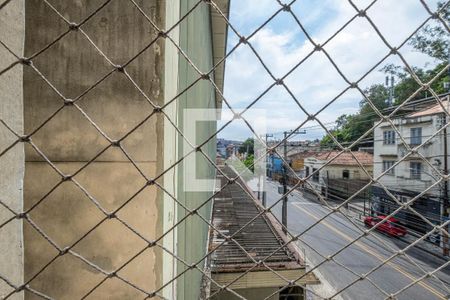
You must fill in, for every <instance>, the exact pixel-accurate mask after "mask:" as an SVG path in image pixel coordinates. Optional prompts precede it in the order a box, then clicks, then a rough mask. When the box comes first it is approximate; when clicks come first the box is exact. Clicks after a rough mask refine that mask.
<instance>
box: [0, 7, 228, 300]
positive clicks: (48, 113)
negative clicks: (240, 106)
mask: <svg viewBox="0 0 450 300" xmlns="http://www.w3.org/2000/svg"><path fill="white" fill-rule="evenodd" d="M12 3H14V5H11V4H12ZM104 3H105V2H104V1H103V0H93V1H59V2H57V1H48V2H43V1H39V0H30V1H28V0H27V1H20V0H17V1H12V2H10V3H9V4H8V9H4V8H2V10H1V13H2V15H0V17H1V18H0V25H2V28H0V38H1V40H2V41H5V42H7V44H8V43H9V44H10V46H11V48H12V49H14V51H15V52H16V53H17V54H18V56H19V57H20V56H22V55H23V56H25V57H28V58H30V61H31V64H30V65H29V66H24V67H23V71H22V65H20V64H18V65H17V66H16V67H15V68H14V69H13V71H11V70H10V71H9V72H8V73H7V76H6V75H5V74H2V77H0V84H1V85H0V91H1V93H2V101H1V108H2V111H1V119H2V120H4V121H6V122H7V123H8V124H9V125H11V127H12V128H13V130H14V131H16V132H17V133H18V134H20V135H21V134H26V135H29V136H30V140H29V141H27V140H26V139H24V140H23V141H20V142H18V143H17V145H16V146H15V147H13V148H11V149H9V150H8V151H7V154H6V155H0V167H1V171H2V172H1V175H0V176H1V182H0V187H1V192H2V194H1V195H2V196H3V195H7V196H8V197H9V198H8V199H7V200H5V199H3V198H2V201H3V202H4V203H8V204H9V203H11V208H13V209H14V210H15V212H16V213H21V212H23V214H22V215H21V216H24V218H23V220H20V219H19V218H17V220H15V219H14V220H13V221H11V222H9V223H8V224H7V226H4V227H3V228H2V231H0V232H1V234H2V240H1V242H0V246H1V250H2V251H1V254H0V258H1V266H2V271H1V272H0V274H2V275H4V278H8V279H9V280H11V282H12V283H13V284H14V285H16V286H21V285H22V284H24V283H25V284H27V286H29V287H30V288H33V289H34V290H36V291H38V292H41V293H42V294H44V295H47V296H49V297H52V298H55V299H80V298H82V297H83V296H86V295H88V297H87V298H89V299H136V298H141V297H142V298H144V297H145V294H144V293H142V292H140V291H139V290H138V289H135V288H133V287H131V286H129V285H127V284H126V283H124V282H122V281H120V280H119V279H117V278H115V277H112V278H109V279H106V280H105V281H104V282H102V280H104V279H105V274H103V273H102V272H100V271H99V270H98V269H96V268H94V267H93V266H92V265H89V263H91V264H95V266H98V267H99V268H101V269H102V271H104V272H113V271H116V270H117V269H118V268H120V267H121V266H122V265H123V264H124V263H126V262H127V261H128V260H129V259H131V258H133V257H134V256H135V255H136V254H137V253H140V252H141V251H142V250H143V249H145V248H146V247H147V248H146V249H145V251H143V252H142V253H140V254H139V255H137V257H135V258H134V259H132V261H131V262H130V263H129V264H127V265H126V266H125V267H124V268H122V269H120V270H119V271H118V274H119V275H120V276H121V277H123V278H125V279H126V280H128V281H129V282H132V283H133V284H134V285H136V286H137V287H139V288H141V289H143V290H145V291H154V290H155V289H158V288H160V287H161V286H162V285H166V284H167V286H166V288H164V289H163V290H159V292H160V293H161V294H163V295H164V297H166V298H168V299H174V298H177V299H196V298H198V295H199V293H200V285H201V277H202V274H201V272H199V271H196V270H188V271H187V272H186V274H184V275H183V276H180V277H178V278H177V280H173V279H174V278H175V277H177V274H179V273H180V272H183V271H184V270H186V269H185V266H184V265H183V264H182V263H180V261H179V260H178V259H177V258H178V257H181V258H183V260H185V261H187V262H189V263H194V262H197V261H198V260H199V259H201V258H202V257H203V256H204V254H205V252H206V249H207V242H206V241H207V237H208V225H207V223H205V222H204V221H203V220H201V219H200V218H199V217H198V216H190V217H189V218H187V219H186V220H185V221H184V222H182V223H181V224H179V225H178V226H177V227H176V228H173V225H174V224H176V223H177V222H178V221H179V220H180V219H182V218H183V217H184V216H186V211H185V210H184V209H183V208H182V207H181V206H178V205H177V204H176V202H175V201H174V200H173V199H172V198H173V197H176V198H177V201H179V203H183V205H185V206H187V207H190V208H196V207H198V206H199V205H201V204H202V203H203V202H204V201H206V200H208V198H209V196H210V195H211V193H212V191H213V188H214V187H213V186H211V191H206V192H205V191H204V192H192V191H185V190H184V188H183V186H184V179H185V178H189V177H192V176H196V177H198V178H214V177H215V169H214V167H213V166H212V165H211V164H210V163H208V161H207V160H206V159H205V158H204V157H202V156H201V155H200V154H198V165H196V166H195V170H193V169H192V168H191V169H189V168H184V167H183V164H179V165H177V166H176V167H173V164H174V163H175V162H176V161H178V160H179V159H180V158H181V157H182V156H183V148H182V137H181V136H180V135H179V134H178V132H177V130H175V128H174V127H173V125H172V122H173V123H174V124H177V127H178V128H179V129H180V130H183V125H182V124H183V121H184V120H183V109H184V108H212V109H214V108H217V107H219V106H220V99H217V94H218V92H217V91H216V90H215V89H214V87H213V85H212V84H211V83H210V82H209V81H208V80H204V79H203V80H201V81H200V82H198V83H197V84H196V85H195V86H192V87H191V88H190V89H189V91H187V92H185V93H183V94H182V95H181V96H179V97H177V99H176V101H174V102H172V104H170V105H168V106H166V107H165V108H164V112H165V113H166V115H167V116H170V118H171V120H170V122H169V120H168V119H167V118H163V116H162V114H161V113H156V114H155V115H153V116H151V117H150V118H148V119H147V117H148V116H149V115H150V114H151V113H152V111H153V106H152V105H151V103H149V101H151V102H152V103H153V104H155V105H158V106H163V105H164V104H167V103H168V102H169V101H170V100H172V98H173V97H175V96H176V95H178V93H179V92H180V91H182V90H183V89H184V88H185V87H187V86H188V85H190V84H191V83H192V82H193V81H194V80H196V79H197V78H199V76H200V75H199V74H198V73H197V71H196V70H195V69H194V68H192V67H191V66H190V64H189V63H188V62H187V61H186V60H185V58H183V57H182V56H181V55H179V53H178V50H177V47H175V46H174V45H173V44H172V42H169V41H168V39H164V38H163V37H160V38H159V39H158V42H156V43H152V45H151V46H149V47H147V45H148V44H149V43H150V42H151V41H152V40H153V39H154V38H155V37H157V36H158V32H157V30H155V28H153V26H152V25H151V24H150V22H149V21H148V20H147V19H146V18H145V17H144V16H143V15H142V14H141V13H140V11H139V10H138V9H137V8H136V7H135V6H134V5H133V3H132V2H131V1H121V0H113V1H111V2H109V3H107V4H105V6H104V7H103V6H102V5H103V4H104ZM136 3H137V4H138V5H139V6H140V8H141V9H142V11H143V12H145V14H146V15H147V16H149V18H150V19H151V20H152V21H153V22H154V23H155V24H156V25H157V26H158V27H159V28H161V29H167V28H171V27H172V25H173V24H175V23H178V21H179V19H180V18H181V17H183V16H184V15H185V14H186V13H187V12H188V11H189V10H190V8H191V7H192V6H193V5H195V1H172V2H170V3H167V5H166V2H165V1H162V0H149V1H147V0H145V1H144V0H140V1H136ZM218 4H219V6H220V7H221V8H223V9H224V11H227V9H228V1H226V0H220V1H218ZM51 5H53V8H52V7H51ZM100 8H101V9H100ZM5 12H6V13H7V14H6V15H3V14H4V13H5ZM221 19H222V17H221V16H220V15H219V14H218V13H214V12H213V11H212V10H211V6H210V5H208V4H207V3H201V4H200V5H198V7H197V8H196V9H195V10H194V11H192V12H190V13H189V16H188V17H187V18H185V19H184V21H182V22H180V23H179V24H178V26H177V27H176V28H175V29H173V30H172V31H171V32H170V33H169V35H170V36H171V38H172V39H173V41H175V42H176V43H177V45H178V46H179V47H181V48H182V49H183V50H184V51H185V53H187V55H189V57H190V59H191V60H192V62H193V63H194V64H195V65H196V67H198V68H199V69H200V70H201V71H202V72H209V71H210V70H211V68H212V67H213V65H214V62H217V61H218V60H220V59H221V57H223V55H224V51H225V40H226V23H225V22H224V21H223V20H221ZM220 21H221V22H222V23H221V24H220ZM68 23H71V24H72V25H69V24H68ZM80 23H81V24H82V25H81V27H80V28H77V26H74V24H80ZM4 24H5V26H3V25H4ZM217 28H219V29H217ZM12 29H13V30H12ZM93 44H95V45H93ZM169 45H170V47H168V46H169ZM0 48H1V49H0V58H2V62H1V63H2V65H1V67H3V68H4V67H6V66H7V65H8V63H10V62H13V61H15V60H16V58H15V57H13V56H12V57H11V55H9V54H8V53H5V52H4V49H3V48H2V47H0ZM169 48H170V49H169ZM166 49H167V51H166ZM141 50H142V51H141ZM138 53H139V55H137V54H138ZM105 56H106V57H105ZM133 57H135V59H134V60H133V61H132V62H131V63H130V64H127V65H126V66H125V69H124V71H125V72H123V71H122V70H120V68H117V66H118V65H124V64H126V63H127V62H128V60H130V59H131V58H133ZM3 64H5V65H3ZM112 64H113V65H112ZM223 69H224V66H223V65H221V66H220V67H218V68H217V70H216V71H215V72H211V73H210V76H211V78H212V79H216V78H215V77H216V76H217V78H218V79H217V80H216V84H217V86H219V88H222V86H223V74H222V73H223ZM127 76H129V77H130V78H131V79H132V80H133V81H134V82H135V84H136V85H137V86H138V87H139V88H137V87H136V86H134V84H133V83H132V82H131V81H130V80H129V78H127ZM139 89H141V90H142V92H143V93H145V95H146V96H147V97H145V96H143V95H142V94H141V93H140V91H139ZM22 91H23V93H22ZM149 99H150V100H149ZM22 100H23V105H22ZM197 128H198V134H197V137H198V139H199V141H197V142H201V141H202V140H204V139H207V138H208V139H209V138H210V137H211V136H212V135H213V134H214V133H215V131H216V125H215V122H214V121H212V122H209V123H208V122H204V123H203V125H202V126H198V127H197ZM0 136H1V141H0V147H1V148H0V151H3V150H4V148H5V147H8V145H9V144H11V143H13V142H14V141H15V140H16V141H17V137H15V136H14V135H12V134H10V133H8V130H6V129H5V128H3V126H2V125H0ZM122 138H123V140H122ZM117 140H120V146H121V147H118V146H117V144H116V143H114V142H113V141H117ZM215 144H216V143H215V139H214V138H212V139H211V140H210V141H209V143H208V144H207V145H205V146H204V147H203V150H204V151H205V153H207V154H208V155H209V156H210V157H211V159H213V158H214V157H215V151H216V149H215ZM121 148H123V149H121ZM0 153H1V152H0ZM167 169H169V171H167V172H165V173H164V176H161V177H160V178H158V180H157V182H158V184H161V185H162V186H164V189H165V190H166V191H168V193H164V192H163V191H162V190H161V189H159V188H158V187H157V186H156V185H152V184H149V182H148V181H147V180H146V178H147V179H152V178H154V177H155V176H158V175H159V174H161V173H162V172H163V171H164V170H167ZM142 174H144V176H143V175H142ZM22 190H23V193H22ZM102 210H104V211H102ZM116 210H117V213H116V215H117V216H118V217H119V218H120V219H121V220H122V221H123V222H124V223H125V224H123V223H121V222H120V221H119V220H118V219H116V218H114V217H112V218H107V216H106V215H107V214H108V213H112V212H116ZM0 212H1V215H0V216H1V218H2V221H6V220H7V219H8V218H13V217H14V214H13V213H8V211H7V210H5V209H3V208H0ZM198 212H199V214H201V215H202V216H203V217H204V218H206V219H209V218H210V214H211V207H210V205H204V206H203V207H202V209H200V210H199V211H198ZM127 226H129V227H130V228H127ZM22 227H23V230H22ZM131 228H132V230H131ZM133 231H136V232H137V233H138V234H139V235H141V236H143V237H144V238H145V239H147V240H153V239H155V238H159V237H160V236H162V235H163V233H164V238H162V239H160V240H158V244H159V245H163V246H164V247H165V249H166V250H167V251H166V252H164V253H163V251H162V250H161V248H160V247H159V245H158V246H153V247H148V244H147V243H146V242H145V241H144V239H142V238H140V237H139V236H138V235H137V234H136V232H133ZM3 235H4V236H5V238H3ZM52 244H53V245H52ZM64 248H66V249H70V250H71V251H73V252H66V251H62V252H59V251H58V249H60V250H61V249H64ZM170 252H173V253H170ZM77 255H79V257H77ZM84 259H85V260H86V261H83V260H84ZM87 262H88V263H87ZM198 266H199V267H203V262H201V263H199V264H198ZM101 282H102V283H101ZM99 283H101V285H100V286H98V287H97V288H95V289H94V290H93V291H91V290H92V289H93V288H94V287H96V285H97V284H99ZM10 291H14V289H13V288H11V287H7V286H6V285H3V284H2V283H0V292H1V293H2V294H5V293H8V292H10ZM14 296H15V297H17V298H23V297H24V296H25V298H26V299H35V298H38V296H36V295H34V294H33V293H31V292H29V291H26V292H25V293H24V292H23V291H21V292H16V293H15V294H14Z"/></svg>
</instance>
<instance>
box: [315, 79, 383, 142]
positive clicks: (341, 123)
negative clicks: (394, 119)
mask: <svg viewBox="0 0 450 300" xmlns="http://www.w3.org/2000/svg"><path fill="white" fill-rule="evenodd" d="M364 94H365V95H366V97H367V98H368V99H369V100H370V102H369V101H368V100H367V99H366V98H364V99H363V100H361V101H360V103H359V111H358V113H356V114H353V115H346V114H344V115H341V116H339V117H338V118H337V119H336V126H335V128H333V130H331V134H333V136H334V137H335V138H336V140H337V141H338V142H339V143H351V142H353V141H355V140H356V139H358V138H359V137H360V136H362V135H363V134H365V133H366V132H367V131H369V130H370V128H371V127H372V126H373V123H374V122H375V121H376V120H378V119H379V116H378V114H377V113H376V112H375V110H374V109H373V108H372V105H373V106H374V107H376V108H377V109H378V110H380V111H382V110H383V109H385V108H386V107H387V105H386V99H387V97H388V91H387V89H386V87H384V86H383V85H381V84H375V85H372V86H371V87H369V88H367V89H365V90H364ZM371 136H372V134H370V135H368V136H367V137H366V138H368V137H371ZM320 144H321V146H323V147H331V148H336V147H337V145H335V143H334V141H333V139H332V138H331V136H329V135H326V136H325V137H324V138H323V139H322V141H321V142H320Z"/></svg>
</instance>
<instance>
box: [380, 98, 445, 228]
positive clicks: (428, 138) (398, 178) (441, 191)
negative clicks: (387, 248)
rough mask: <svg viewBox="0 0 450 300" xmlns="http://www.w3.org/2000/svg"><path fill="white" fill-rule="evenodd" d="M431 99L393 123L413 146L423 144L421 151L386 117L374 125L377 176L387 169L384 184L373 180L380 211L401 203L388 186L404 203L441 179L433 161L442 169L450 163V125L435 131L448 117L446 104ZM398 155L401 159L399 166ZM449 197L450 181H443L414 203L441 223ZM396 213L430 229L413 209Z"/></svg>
mask: <svg viewBox="0 0 450 300" xmlns="http://www.w3.org/2000/svg"><path fill="white" fill-rule="evenodd" d="M441 100H442V104H443V106H444V107H445V108H447V109H448V108H449V96H445V97H442V98H441ZM427 103H428V106H427V107H421V108H420V109H419V110H416V111H413V112H409V113H407V114H406V115H402V116H399V117H395V118H392V122H393V124H394V125H395V127H396V129H397V130H398V131H399V133H400V134H401V135H402V137H403V138H404V140H405V142H406V144H407V145H408V146H409V147H411V148H414V147H417V146H419V145H421V144H423V146H421V147H420V148H418V149H417V153H413V154H409V151H408V149H407V147H406V145H405V144H404V142H403V141H402V139H400V137H399V135H398V133H397V132H396V130H394V128H393V127H391V125H390V124H389V123H388V122H383V123H382V124H380V126H378V127H377V128H376V129H375V131H374V176H375V177H378V176H380V175H381V174H383V173H384V175H383V176H382V177H381V178H380V179H379V183H380V184H376V185H374V186H373V192H372V193H373V197H372V202H373V204H372V208H373V212H374V214H389V213H391V212H393V211H394V210H395V209H397V208H398V207H399V205H398V203H396V201H394V200H393V199H392V198H391V197H390V196H388V194H387V192H386V190H385V188H386V189H387V190H388V191H389V192H390V193H392V194H393V195H394V196H395V197H396V199H397V201H398V202H399V203H404V202H407V201H409V200H411V199H412V198H414V197H416V196H417V195H419V194H420V193H422V192H424V191H425V190H426V189H428V188H429V187H430V186H431V185H432V184H434V183H435V182H436V180H437V179H438V177H437V176H438V175H439V174H437V173H436V172H435V170H433V168H432V167H431V166H434V168H435V169H437V170H438V171H439V172H440V173H441V174H443V173H445V172H446V169H447V168H448V163H449V156H448V152H447V151H448V150H447V149H449V146H450V145H449V139H448V138H447V135H448V133H447V129H443V130H441V132H439V133H438V134H437V135H436V136H434V137H432V136H433V135H434V134H436V132H437V131H438V130H440V129H442V126H443V125H444V124H446V123H447V122H448V120H446V117H445V113H444V110H443V108H442V106H441V105H440V104H438V103H436V101H435V102H434V104H430V103H429V102H427ZM408 154H409V155H408ZM419 154H420V155H419ZM422 157H423V158H425V160H424V159H423V158H422ZM398 161H400V162H399V163H398V164H397V165H395V167H394V164H396V163H397V162H398ZM446 203H448V184H447V183H446V182H443V183H442V184H438V185H436V186H434V187H433V188H431V189H429V190H428V191H427V192H426V193H425V194H424V195H423V196H422V197H420V198H419V199H417V200H416V201H414V202H413V203H412V205H411V207H412V208H413V209H414V210H416V211H417V212H418V213H420V214H421V215H422V216H424V217H426V218H427V219H428V220H429V221H430V222H431V223H434V224H440V222H442V217H443V216H445V211H444V209H445V205H446ZM447 205H448V204H447ZM396 218H398V219H399V220H400V222H402V223H403V224H404V225H406V226H408V227H410V228H412V229H415V230H417V231H420V232H425V231H427V230H429V229H430V228H429V225H427V224H426V222H425V221H424V220H423V219H422V218H420V217H419V216H417V215H416V214H414V213H413V212H411V211H409V210H401V211H400V212H398V213H397V214H396Z"/></svg>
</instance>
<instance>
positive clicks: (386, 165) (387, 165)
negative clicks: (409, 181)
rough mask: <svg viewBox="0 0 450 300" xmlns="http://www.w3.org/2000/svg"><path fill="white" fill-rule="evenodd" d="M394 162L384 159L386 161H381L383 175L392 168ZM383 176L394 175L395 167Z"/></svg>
mask: <svg viewBox="0 0 450 300" xmlns="http://www.w3.org/2000/svg"><path fill="white" fill-rule="evenodd" d="M395 162H396V161H395V160H390V159H386V160H383V162H382V170H383V173H384V172H385V171H386V170H387V169H389V168H390V167H392V166H393V165H394V164H395ZM385 174H387V175H395V167H393V168H392V169H391V170H389V171H388V172H386V173H385Z"/></svg>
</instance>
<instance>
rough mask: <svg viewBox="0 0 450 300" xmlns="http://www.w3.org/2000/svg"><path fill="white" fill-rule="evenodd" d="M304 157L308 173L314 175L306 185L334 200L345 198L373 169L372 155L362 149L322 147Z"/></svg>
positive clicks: (367, 177) (310, 189)
mask: <svg viewBox="0 0 450 300" xmlns="http://www.w3.org/2000/svg"><path fill="white" fill-rule="evenodd" d="M304 161H305V177H308V176H311V177H310V178H309V179H308V181H307V182H308V184H305V185H304V188H305V189H306V190H309V191H310V192H315V193H319V194H322V195H324V196H326V197H327V198H329V199H331V200H333V199H336V200H341V201H343V200H346V199H347V198H348V196H350V195H351V194H352V193H353V192H357V191H358V190H359V188H361V187H362V186H363V185H364V184H365V183H366V182H367V181H368V180H369V175H371V174H372V171H373V156H372V154H370V153H367V152H363V151H352V152H351V153H350V152H343V153H340V152H339V151H322V152H318V153H315V154H313V155H312V156H309V157H307V158H305V160H304ZM360 165H361V166H362V167H363V168H364V169H363V168H362V167H361V166H360ZM364 170H365V171H364ZM366 171H367V173H366ZM358 187H359V188H358ZM361 197H362V198H363V197H364V196H363V195H361Z"/></svg>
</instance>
